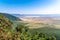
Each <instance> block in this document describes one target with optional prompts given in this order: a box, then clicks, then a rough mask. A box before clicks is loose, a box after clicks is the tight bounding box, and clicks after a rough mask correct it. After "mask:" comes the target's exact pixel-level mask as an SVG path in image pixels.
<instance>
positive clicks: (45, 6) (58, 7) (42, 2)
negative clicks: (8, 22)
mask: <svg viewBox="0 0 60 40" xmlns="http://www.w3.org/2000/svg"><path fill="white" fill-rule="evenodd" d="M0 12H2V13H10V14H60V0H0Z"/></svg>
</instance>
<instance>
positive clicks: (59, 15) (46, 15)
mask: <svg viewBox="0 0 60 40" xmlns="http://www.w3.org/2000/svg"><path fill="white" fill-rule="evenodd" d="M11 15H14V16H17V17H21V16H22V17H23V16H40V17H60V14H11Z"/></svg>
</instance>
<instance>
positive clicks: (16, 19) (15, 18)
mask: <svg viewBox="0 0 60 40" xmlns="http://www.w3.org/2000/svg"><path fill="white" fill-rule="evenodd" d="M0 14H2V15H3V16H5V17H7V18H8V19H9V20H11V21H21V19H19V18H18V17H15V16H13V15H10V14H7V13H0Z"/></svg>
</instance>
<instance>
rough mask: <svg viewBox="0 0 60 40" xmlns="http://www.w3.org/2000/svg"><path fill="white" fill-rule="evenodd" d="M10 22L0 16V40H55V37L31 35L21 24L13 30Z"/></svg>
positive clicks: (37, 33)
mask: <svg viewBox="0 0 60 40" xmlns="http://www.w3.org/2000/svg"><path fill="white" fill-rule="evenodd" d="M12 24H13V23H12V22H11V21H10V20H9V19H8V18H6V17H4V16H3V15H2V14H0V40H56V37H55V35H52V36H48V35H47V34H45V33H40V32H37V31H35V32H34V33H31V32H30V30H29V28H28V27H26V26H25V25H24V24H23V23H20V24H17V27H15V30H13V26H12Z"/></svg>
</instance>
